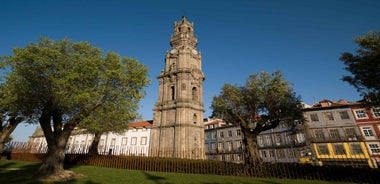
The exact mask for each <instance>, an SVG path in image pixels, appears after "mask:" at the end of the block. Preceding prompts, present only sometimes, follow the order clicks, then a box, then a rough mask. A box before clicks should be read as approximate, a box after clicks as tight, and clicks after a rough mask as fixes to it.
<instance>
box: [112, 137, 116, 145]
mask: <svg viewBox="0 0 380 184" xmlns="http://www.w3.org/2000/svg"><path fill="white" fill-rule="evenodd" d="M115 143H116V138H112V139H111V147H114V146H115Z"/></svg>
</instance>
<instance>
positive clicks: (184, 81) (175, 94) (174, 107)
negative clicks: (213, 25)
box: [150, 17, 205, 159]
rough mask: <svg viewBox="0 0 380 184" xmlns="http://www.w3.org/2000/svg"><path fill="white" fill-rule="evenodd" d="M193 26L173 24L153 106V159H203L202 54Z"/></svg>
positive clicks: (183, 20)
mask: <svg viewBox="0 0 380 184" xmlns="http://www.w3.org/2000/svg"><path fill="white" fill-rule="evenodd" d="M197 43H198V38H197V37H195V36H194V24H193V23H190V22H188V20H187V19H186V17H182V19H181V21H180V22H175V23H174V35H171V36H170V46H171V47H172V49H171V50H170V51H166V56H165V68H164V69H163V70H162V71H161V74H160V75H159V76H158V77H157V79H158V80H159V90H158V100H157V102H156V104H155V106H154V109H153V112H154V115H153V128H152V132H151V140H152V141H151V143H152V144H151V146H150V148H151V155H154V156H161V157H176V158H192V159H204V158H205V153H204V126H203V113H204V106H203V81H204V80H205V76H204V74H203V72H202V60H201V53H200V52H199V51H197V50H196V46H197Z"/></svg>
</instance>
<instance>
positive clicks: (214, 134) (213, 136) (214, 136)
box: [212, 131, 217, 139]
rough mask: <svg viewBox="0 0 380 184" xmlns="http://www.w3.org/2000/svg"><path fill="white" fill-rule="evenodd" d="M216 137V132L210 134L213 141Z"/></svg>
mask: <svg viewBox="0 0 380 184" xmlns="http://www.w3.org/2000/svg"><path fill="white" fill-rule="evenodd" d="M216 136H217V132H216V131H215V132H212V138H213V139H216Z"/></svg>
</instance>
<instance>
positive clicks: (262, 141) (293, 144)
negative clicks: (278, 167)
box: [257, 121, 308, 163]
mask: <svg viewBox="0 0 380 184" xmlns="http://www.w3.org/2000/svg"><path fill="white" fill-rule="evenodd" d="M257 147H258V151H259V153H260V156H261V158H262V159H263V161H264V162H273V163H274V162H280V163H298V162H301V160H302V159H301V158H302V157H303V156H304V155H306V154H307V153H308V149H307V144H306V137H305V128H304V124H303V122H301V121H298V122H292V123H289V122H281V123H280V124H279V125H278V126H277V127H276V128H273V129H269V130H266V131H263V132H260V134H259V135H258V136H257Z"/></svg>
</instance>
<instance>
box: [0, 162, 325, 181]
mask: <svg viewBox="0 0 380 184" xmlns="http://www.w3.org/2000/svg"><path fill="white" fill-rule="evenodd" d="M39 165H40V163H36V162H25V161H14V160H11V161H8V160H0V183H20V184H21V183H23V184H24V183H41V182H36V181H33V180H32V175H33V172H34V171H35V170H36V169H37V168H38V167H39ZM67 169H68V170H71V171H74V172H76V173H81V174H84V175H86V177H85V178H82V179H76V180H71V181H65V182H59V183H67V184H69V183H83V184H103V183H104V184H113V183H138V184H177V183H178V184H181V183H189V184H190V183H191V184H196V183H200V184H218V183H220V184H234V183H241V184H250V183H252V184H281V183H284V184H287V183H289V184H298V183H299V184H301V183H308V184H328V183H332V182H326V181H315V180H312V181H309V180H290V179H272V178H271V179H267V178H246V177H232V176H216V175H200V174H181V173H164V172H147V171H135V170H125V169H113V168H102V167H92V166H72V167H68V168H67Z"/></svg>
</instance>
